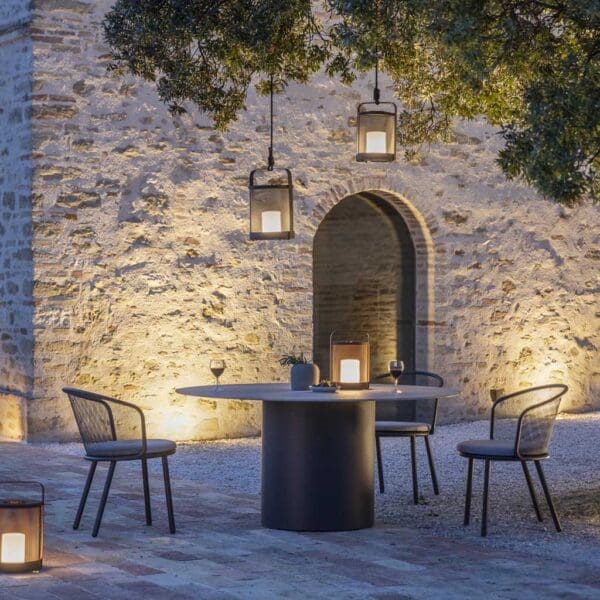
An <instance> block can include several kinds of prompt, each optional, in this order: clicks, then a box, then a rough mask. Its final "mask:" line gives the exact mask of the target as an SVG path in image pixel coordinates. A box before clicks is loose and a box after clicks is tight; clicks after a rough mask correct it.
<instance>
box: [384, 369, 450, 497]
mask: <svg viewBox="0 0 600 600" xmlns="http://www.w3.org/2000/svg"><path fill="white" fill-rule="evenodd" d="M400 384H402V385H425V386H431V387H443V385H444V379H443V378H442V377H440V376H439V375H437V374H436V373H429V372H428V371H406V372H404V373H403V374H402V376H401V377H400ZM400 397H401V396H400ZM437 409H438V400H437V398H435V399H433V400H419V401H416V400H398V401H397V402H395V401H392V402H378V403H377V406H376V417H375V418H376V421H375V449H376V451H377V474H378V477H379V491H380V492H381V493H382V494H383V493H384V491H385V484H384V478H383V459H382V456H381V441H380V438H382V437H407V438H409V439H410V458H411V465H412V485H413V501H414V503H415V504H418V503H419V483H418V480H417V449H416V446H417V445H416V439H417V438H418V437H422V438H423V440H424V442H425V448H426V450H427V459H428V462H429V471H430V473H431V481H432V484H433V492H434V494H436V495H438V494H439V493H440V490H439V486H438V480H437V474H436V472H435V463H434V460H433V452H432V450H431V442H430V440H429V436H430V435H433V434H434V432H435V422H436V419H437Z"/></svg>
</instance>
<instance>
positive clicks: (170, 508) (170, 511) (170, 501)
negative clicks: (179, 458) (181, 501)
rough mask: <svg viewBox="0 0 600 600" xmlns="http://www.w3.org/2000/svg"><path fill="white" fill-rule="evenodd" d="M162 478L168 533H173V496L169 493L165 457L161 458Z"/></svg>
mask: <svg viewBox="0 0 600 600" xmlns="http://www.w3.org/2000/svg"><path fill="white" fill-rule="evenodd" d="M162 466H163V476H164V479H165V494H166V496H167V512H168V514H169V531H170V532H171V533H175V516H174V514H173V495H172V493H171V477H170V476H169V462H168V460H167V457H166V456H163V457H162Z"/></svg>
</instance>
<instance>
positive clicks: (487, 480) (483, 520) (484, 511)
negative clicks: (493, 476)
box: [481, 459, 492, 537]
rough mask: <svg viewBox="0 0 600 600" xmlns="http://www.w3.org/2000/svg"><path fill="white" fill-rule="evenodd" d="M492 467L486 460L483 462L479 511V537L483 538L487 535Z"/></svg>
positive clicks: (489, 461)
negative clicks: (483, 469) (481, 495)
mask: <svg viewBox="0 0 600 600" xmlns="http://www.w3.org/2000/svg"><path fill="white" fill-rule="evenodd" d="M491 467H492V461H491V460H489V459H486V461H485V472H484V475H483V507H482V510H481V535H482V536H483V537H485V536H486V535H487V518H488V495H489V490H490V469H491Z"/></svg>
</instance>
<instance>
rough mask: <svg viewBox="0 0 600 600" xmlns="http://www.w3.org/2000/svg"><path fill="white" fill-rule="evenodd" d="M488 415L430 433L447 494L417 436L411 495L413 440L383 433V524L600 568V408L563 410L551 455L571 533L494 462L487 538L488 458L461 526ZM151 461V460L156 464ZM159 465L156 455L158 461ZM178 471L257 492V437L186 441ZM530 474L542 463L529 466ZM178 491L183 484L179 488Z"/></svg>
mask: <svg viewBox="0 0 600 600" xmlns="http://www.w3.org/2000/svg"><path fill="white" fill-rule="evenodd" d="M488 427H489V423H488V421H477V422H472V423H460V424H457V425H444V426H440V427H438V428H437V430H436V433H435V435H434V436H433V438H432V444H433V451H434V455H435V457H436V464H437V471H438V478H439V481H440V488H441V490H440V492H441V493H440V495H439V496H434V495H433V491H432V488H431V480H430V477H429V471H428V468H427V458H426V454H425V449H424V446H423V443H422V442H420V440H417V448H418V453H419V454H418V463H419V484H420V494H421V503H420V504H419V505H417V506H415V505H414V504H413V503H412V487H411V478H410V452H409V441H408V439H393V438H388V439H383V440H382V451H383V457H384V469H385V475H386V492H385V494H379V493H378V492H377V493H376V518H377V521H378V524H381V525H387V526H392V527H393V526H402V527H411V528H417V529H423V530H427V531H428V533H431V534H436V535H441V536H445V537H450V538H455V539H469V540H471V541H474V542H477V543H482V544H489V545H492V546H496V547H502V548H509V549H514V550H521V551H525V552H534V553H536V554H538V555H540V556H552V557H564V558H567V557H568V558H569V559H574V560H576V561H582V562H586V563H590V562H592V563H593V564H595V565H597V566H599V567H600V469H599V466H600V412H595V413H588V414H585V415H561V416H560V418H559V420H558V421H557V423H556V427H555V431H554V436H553V439H552V444H551V447H550V454H551V458H550V459H549V460H548V461H546V463H545V465H544V466H545V472H546V478H547V480H548V483H549V485H550V488H551V490H552V493H553V496H554V499H555V503H556V506H557V510H558V512H559V516H560V517H561V520H562V524H563V529H564V532H563V533H562V534H560V535H559V534H556V533H555V531H554V528H553V525H552V521H551V519H550V516H549V513H548V510H547V508H546V505H545V503H544V502H543V499H542V492H541V487H540V486H539V483H536V487H537V490H538V499H539V500H540V505H541V506H542V511H543V513H544V517H545V520H544V522H543V523H538V522H537V521H536V519H535V516H534V513H533V508H532V506H531V501H530V498H529V494H528V491H527V487H526V483H525V479H524V477H523V472H522V470H521V468H520V467H519V466H518V465H516V464H514V463H513V464H511V463H495V464H494V465H493V468H492V484H491V491H490V494H491V495H490V499H491V500H490V516H489V522H488V528H489V532H488V538H487V539H486V540H482V539H481V538H479V535H478V534H479V515H480V510H481V491H482V486H483V482H482V472H483V464H482V463H481V462H479V463H477V462H476V467H475V476H474V482H473V485H474V487H473V492H474V494H473V505H472V524H471V527H469V528H464V527H463V526H462V518H463V509H464V489H465V480H466V466H467V461H466V459H464V458H462V457H460V456H459V455H458V454H457V452H456V444H457V443H458V442H460V441H462V440H466V439H474V438H485V437H487V435H488ZM48 447H49V448H52V449H53V450H55V451H59V452H66V453H69V454H76V453H81V452H82V448H81V446H80V445H79V444H52V445H48ZM152 463H154V464H152ZM150 464H151V468H152V469H155V470H158V469H159V467H160V463H159V461H151V463H150ZM170 464H171V474H172V476H173V478H174V479H178V478H179V479H189V480H195V481H199V482H202V483H205V484H207V485H209V486H212V487H215V488H218V489H220V490H221V491H231V492H237V493H240V492H241V493H246V494H253V495H254V494H259V492H260V439H259V438H250V439H237V440H223V441H214V442H199V443H187V444H181V445H180V446H179V448H178V452H177V454H176V455H175V456H174V457H172V459H171V461H170ZM531 472H532V475H535V470H534V469H531ZM175 490H176V486H175Z"/></svg>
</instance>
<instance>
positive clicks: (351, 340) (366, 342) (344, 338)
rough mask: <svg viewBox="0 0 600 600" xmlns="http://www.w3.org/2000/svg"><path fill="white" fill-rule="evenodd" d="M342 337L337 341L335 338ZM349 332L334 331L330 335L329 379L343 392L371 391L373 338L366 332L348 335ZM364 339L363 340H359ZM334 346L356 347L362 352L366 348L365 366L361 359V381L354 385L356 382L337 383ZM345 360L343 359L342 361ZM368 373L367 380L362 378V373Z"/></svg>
mask: <svg viewBox="0 0 600 600" xmlns="http://www.w3.org/2000/svg"><path fill="white" fill-rule="evenodd" d="M340 333H341V334H342V335H340V337H338V338H337V339H336V337H335V336H337V335H339V334H340ZM347 333H349V332H346V331H342V332H339V331H336V330H334V331H332V332H331V334H330V335H329V377H330V379H331V380H332V381H333V382H334V383H335V384H337V386H338V387H339V388H340V389H342V390H368V389H369V384H370V380H371V336H370V335H369V334H368V333H367V332H366V331H362V332H360V331H359V332H355V333H354V334H353V335H346V334H347ZM359 338H362V339H359ZM334 346H338V347H342V346H355V347H357V348H359V347H360V348H361V352H362V350H363V349H364V347H365V346H366V354H365V357H364V362H365V364H364V365H363V363H362V361H361V360H360V359H359V381H358V382H356V383H354V382H343V381H337V380H336V377H335V376H334V374H335V372H336V368H335V366H334V356H333V355H334V351H333V348H334ZM341 360H343V359H341ZM341 360H340V367H339V369H337V370H338V371H340V372H339V375H340V378H341ZM363 370H364V372H365V373H366V378H365V379H364V380H363V378H362V372H363Z"/></svg>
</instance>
